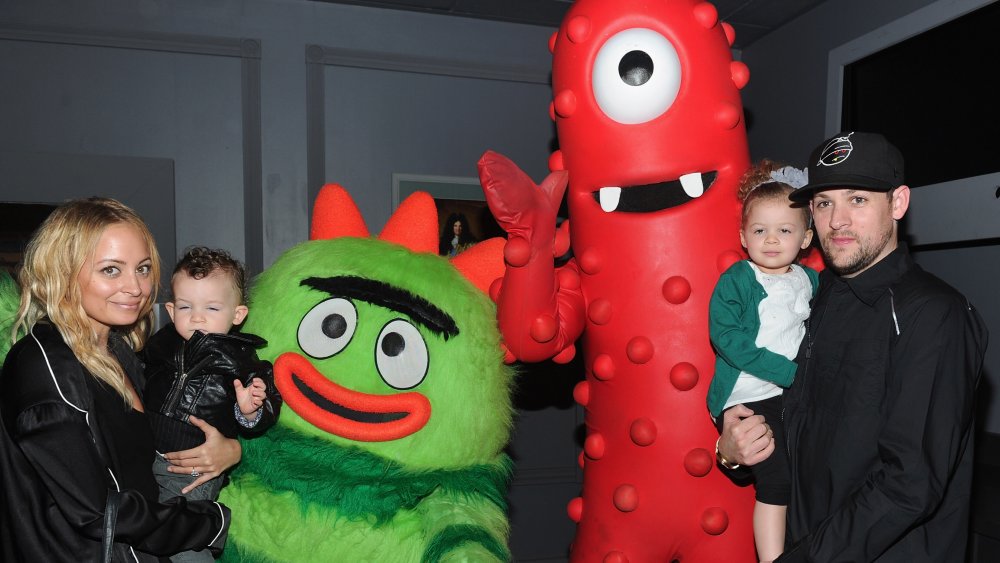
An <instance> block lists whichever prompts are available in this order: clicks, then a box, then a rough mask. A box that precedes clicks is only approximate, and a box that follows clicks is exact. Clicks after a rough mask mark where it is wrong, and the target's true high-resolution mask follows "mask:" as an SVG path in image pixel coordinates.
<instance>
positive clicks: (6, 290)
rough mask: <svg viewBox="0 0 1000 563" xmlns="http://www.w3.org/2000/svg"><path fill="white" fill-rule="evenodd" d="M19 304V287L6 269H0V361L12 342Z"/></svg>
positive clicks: (4, 356) (5, 355)
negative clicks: (12, 331) (12, 332)
mask: <svg viewBox="0 0 1000 563" xmlns="http://www.w3.org/2000/svg"><path fill="white" fill-rule="evenodd" d="M20 304H21V288H20V287H18V285H17V282H16V281H14V278H12V277H11V275H10V274H9V273H7V270H0V362H2V361H3V359H4V358H6V357H7V352H9V351H10V347H11V345H12V344H13V338H12V335H11V330H12V329H13V328H14V320H15V318H16V317H17V308H18V306H20Z"/></svg>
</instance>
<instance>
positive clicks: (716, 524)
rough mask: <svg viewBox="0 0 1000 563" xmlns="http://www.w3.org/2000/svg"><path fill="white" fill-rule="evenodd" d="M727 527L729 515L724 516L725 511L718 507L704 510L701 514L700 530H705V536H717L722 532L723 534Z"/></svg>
mask: <svg viewBox="0 0 1000 563" xmlns="http://www.w3.org/2000/svg"><path fill="white" fill-rule="evenodd" d="M728 527H729V515H728V514H726V511H725V510H723V509H721V508H719V507H718V506H713V507H712V508H706V509H705V511H704V512H702V513H701V529H702V530H705V533H706V534H710V535H713V536H717V535H719V534H721V533H722V532H725V531H726V528H728Z"/></svg>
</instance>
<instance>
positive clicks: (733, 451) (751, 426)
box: [719, 405, 774, 465]
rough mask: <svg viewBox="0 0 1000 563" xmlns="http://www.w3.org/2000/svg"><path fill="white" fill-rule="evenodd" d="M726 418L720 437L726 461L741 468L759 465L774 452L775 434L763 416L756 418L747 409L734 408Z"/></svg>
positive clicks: (720, 448)
mask: <svg viewBox="0 0 1000 563" xmlns="http://www.w3.org/2000/svg"><path fill="white" fill-rule="evenodd" d="M722 416H723V418H722V435H721V436H720V437H719V453H720V454H722V457H724V458H726V459H727V460H729V461H730V462H733V463H738V464H740V465H755V464H758V463H760V462H762V461H764V460H765V459H767V458H768V457H769V456H770V455H771V452H773V451H774V434H773V433H772V432H771V427H770V426H768V425H767V423H766V422H764V417H763V416H761V415H755V414H754V413H753V411H752V410H750V409H748V408H747V407H745V406H743V405H736V406H734V407H732V408H730V409H729V410H727V411H726V412H725V413H723V415H722Z"/></svg>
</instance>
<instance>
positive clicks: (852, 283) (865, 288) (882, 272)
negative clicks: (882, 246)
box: [824, 242, 914, 307]
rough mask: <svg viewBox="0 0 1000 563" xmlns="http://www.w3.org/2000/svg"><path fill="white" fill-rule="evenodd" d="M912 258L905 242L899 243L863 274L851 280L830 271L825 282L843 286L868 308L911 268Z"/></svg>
mask: <svg viewBox="0 0 1000 563" xmlns="http://www.w3.org/2000/svg"><path fill="white" fill-rule="evenodd" d="M913 264H914V263H913V258H912V257H911V256H910V250H909V248H908V247H907V245H906V243H905V242H900V243H899V245H898V246H897V247H896V249H895V250H893V251H892V252H890V253H889V254H888V255H887V256H886V257H885V258H883V259H881V260H879V261H878V262H876V263H874V264H872V266H871V267H869V268H868V269H867V270H865V271H864V272H861V273H860V274H858V275H857V276H854V277H853V278H844V277H840V276H837V275H835V274H834V273H833V271H832V270H827V272H829V275H828V277H827V279H826V280H824V281H830V282H832V283H834V284H845V285H846V286H847V287H848V288H849V289H850V290H851V292H852V293H854V295H855V297H857V298H858V300H860V301H861V302H862V303H864V304H866V305H868V306H869V307H870V306H872V305H874V304H875V302H876V301H878V299H879V297H881V296H882V294H884V293H885V292H886V291H888V290H889V287H891V286H892V285H893V284H895V283H896V282H897V281H899V279H900V278H901V277H902V276H903V274H905V273H906V272H907V271H908V270H909V269H911V268H912V267H913Z"/></svg>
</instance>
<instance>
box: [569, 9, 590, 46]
mask: <svg viewBox="0 0 1000 563" xmlns="http://www.w3.org/2000/svg"><path fill="white" fill-rule="evenodd" d="M566 37H569V40H570V41H572V42H573V43H583V42H584V41H586V40H587V38H589V37H590V18H588V17H586V16H576V17H575V18H573V19H571V20H569V23H567V24H566Z"/></svg>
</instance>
